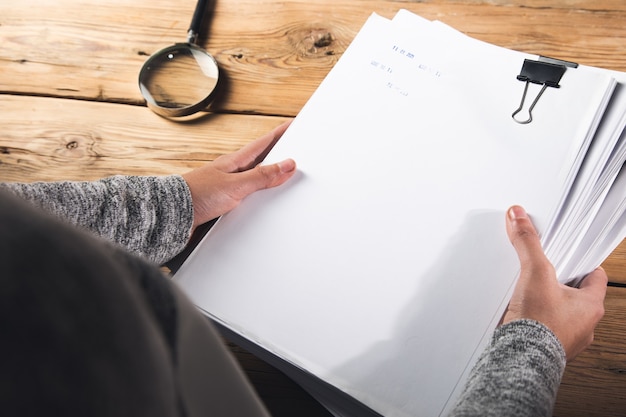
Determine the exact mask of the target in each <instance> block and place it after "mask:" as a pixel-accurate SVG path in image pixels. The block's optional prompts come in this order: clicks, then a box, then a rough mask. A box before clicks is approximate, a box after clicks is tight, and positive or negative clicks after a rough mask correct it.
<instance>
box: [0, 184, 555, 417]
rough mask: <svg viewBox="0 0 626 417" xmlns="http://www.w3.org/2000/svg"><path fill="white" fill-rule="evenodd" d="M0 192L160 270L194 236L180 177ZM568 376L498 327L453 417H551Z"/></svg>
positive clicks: (539, 333) (520, 330)
mask: <svg viewBox="0 0 626 417" xmlns="http://www.w3.org/2000/svg"><path fill="white" fill-rule="evenodd" d="M0 187H4V188H7V189H9V190H10V191H12V192H14V193H15V194H17V195H19V196H21V197H22V198H24V199H26V200H28V201H30V202H32V203H33V204H35V205H36V206H39V207H41V208H43V209H44V210H46V211H49V212H52V213H54V214H56V215H58V216H59V217H61V218H63V219H65V220H67V221H69V222H70V223H72V224H75V225H77V226H79V227H82V228H85V229H87V230H90V231H92V232H94V233H96V234H98V235H100V236H102V237H104V238H106V239H108V240H111V241H113V242H116V243H117V244H119V245H122V246H124V247H125V248H126V249H127V250H129V251H130V252H133V253H136V254H139V255H142V256H144V257H146V258H148V259H149V260H151V261H153V262H156V263H162V262H165V261H166V260H169V259H170V258H172V257H173V256H174V255H176V254H177V253H178V252H180V251H181V250H182V249H183V248H184V246H185V244H186V243H187V241H188V239H189V237H190V234H191V229H192V224H193V208H192V204H191V194H190V192H189V189H188V187H187V184H186V183H185V181H184V180H183V178H182V177H180V176H176V175H173V176H167V177H123V176H116V177H111V178H106V179H103V180H100V181H95V182H61V183H33V184H0ZM564 368H565V352H564V350H563V347H562V346H561V344H560V343H559V341H558V339H557V338H556V336H555V335H554V334H553V333H552V332H551V331H550V330H549V329H548V328H547V327H545V326H544V325H542V324H540V323H537V322H535V321H531V320H518V321H515V322H512V323H509V324H506V325H503V326H500V327H499V328H497V329H496V331H495V332H494V334H493V336H492V338H491V342H490V344H489V345H488V346H487V348H486V349H485V350H484V352H483V353H482V355H481V356H480V358H479V360H478V362H477V364H476V366H475V367H474V369H473V370H472V372H471V374H470V376H469V379H468V381H467V383H466V385H465V387H464V391H463V393H462V395H461V397H460V399H459V400H458V403H457V404H456V406H455V407H454V409H453V411H452V412H451V414H450V416H454V417H461V416H463V417H467V416H494V417H495V416H520V417H521V416H527V417H541V416H550V415H551V413H552V408H553V406H554V401H555V398H556V394H557V390H558V386H559V383H560V380H561V377H562V374H563V370H564Z"/></svg>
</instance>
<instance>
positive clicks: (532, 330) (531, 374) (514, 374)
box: [450, 319, 566, 417]
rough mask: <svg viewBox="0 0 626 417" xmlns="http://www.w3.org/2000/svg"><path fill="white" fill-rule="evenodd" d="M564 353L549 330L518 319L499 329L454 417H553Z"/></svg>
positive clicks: (459, 402) (454, 412) (483, 355)
mask: <svg viewBox="0 0 626 417" xmlns="http://www.w3.org/2000/svg"><path fill="white" fill-rule="evenodd" d="M565 362H566V361H565V351H564V350H563V347H562V346H561V343H560V342H559V340H558V339H557V338H556V336H555V335H554V333H552V332H551V331H550V330H549V329H548V328H547V327H546V326H544V325H543V324H541V323H538V322H536V321H533V320H526V319H524V320H517V321H513V322H510V323H507V324H505V325H503V326H500V327H498V328H497V329H496V330H495V332H494V334H493V337H492V339H491V343H490V344H489V346H487V348H486V349H485V350H484V352H483V353H482V355H481V356H480V358H479V359H478V362H477V363H476V365H475V366H474V368H473V370H472V371H471V374H470V376H469V379H468V381H467V382H466V384H465V388H464V391H463V393H462V394H461V397H460V398H459V400H458V402H457V404H456V406H455V408H454V409H453V411H452V413H451V414H450V417H468V416H486V417H489V416H509V417H511V416H517V417H540V416H551V415H552V409H553V407H554V402H555V400H556V394H557V391H558V388H559V385H560V382H561V378H562V376H563V371H564V369H565Z"/></svg>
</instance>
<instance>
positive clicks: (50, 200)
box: [0, 175, 193, 264]
mask: <svg viewBox="0 0 626 417" xmlns="http://www.w3.org/2000/svg"><path fill="white" fill-rule="evenodd" d="M0 187H5V188H7V189H8V190H10V191H12V192H13V193H15V194H17V195H18V196H20V197H22V198H24V199H25V200H28V201H30V202H31V203H33V204H34V205H35V206H37V207H40V208H42V209H44V210H45V211H48V212H51V213H53V214H55V215H57V216H58V217H60V218H62V219H64V220H66V221H68V222H70V223H71V224H73V225H76V226H78V227H80V228H83V229H86V230H89V231H91V232H93V233H95V234H96V235H99V236H102V237H104V238H106V239H107V240H110V241H112V242H115V243H117V244H119V245H121V246H123V247H124V248H126V250H128V251H129V252H131V253H134V254H137V255H141V256H143V257H145V258H147V259H149V260H150V261H152V262H154V263H157V264H162V263H163V262H165V261H168V260H169V259H171V258H172V257H173V256H175V255H176V254H178V253H179V252H180V251H181V250H182V249H183V248H184V247H185V245H186V244H187V242H188V241H189V237H190V236H191V229H192V225H193V208H192V205H191V193H190V191H189V188H188V187H187V183H186V182H185V180H184V179H183V178H182V177H181V176H179V175H171V176H165V177H130V176H129V177H125V176H114V177H109V178H105V179H102V180H100V181H93V182H68V181H65V182H49V183H48V182H36V183H32V184H22V183H5V184H1V183H0Z"/></svg>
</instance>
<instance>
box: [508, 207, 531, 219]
mask: <svg viewBox="0 0 626 417" xmlns="http://www.w3.org/2000/svg"><path fill="white" fill-rule="evenodd" d="M527 217H528V214H527V213H526V210H524V208H523V207H520V206H513V207H511V208H510V209H509V219H511V220H519V219H525V218H527Z"/></svg>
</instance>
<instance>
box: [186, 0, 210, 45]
mask: <svg viewBox="0 0 626 417" xmlns="http://www.w3.org/2000/svg"><path fill="white" fill-rule="evenodd" d="M208 2H209V0H198V4H196V10H195V11H194V12H193V18H192V19H191V24H190V25H189V30H188V31H187V42H188V43H193V44H194V45H195V44H196V43H197V42H198V33H199V32H200V28H201V27H202V19H203V18H204V12H205V11H206V6H207V4H208Z"/></svg>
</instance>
